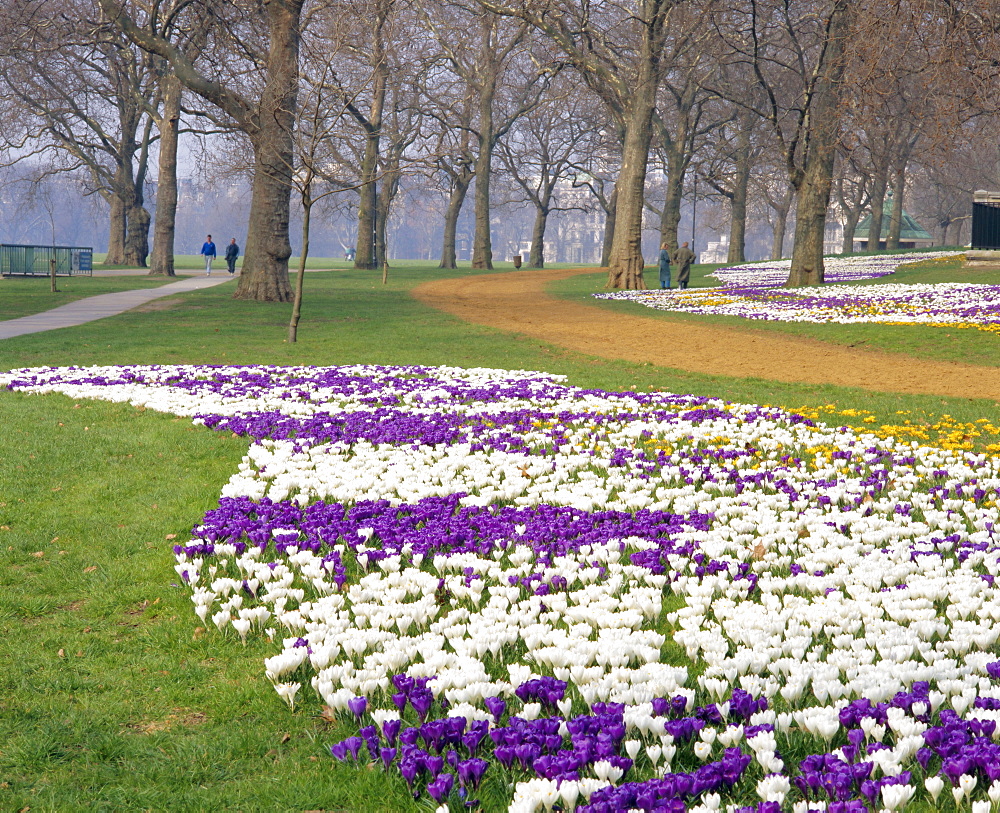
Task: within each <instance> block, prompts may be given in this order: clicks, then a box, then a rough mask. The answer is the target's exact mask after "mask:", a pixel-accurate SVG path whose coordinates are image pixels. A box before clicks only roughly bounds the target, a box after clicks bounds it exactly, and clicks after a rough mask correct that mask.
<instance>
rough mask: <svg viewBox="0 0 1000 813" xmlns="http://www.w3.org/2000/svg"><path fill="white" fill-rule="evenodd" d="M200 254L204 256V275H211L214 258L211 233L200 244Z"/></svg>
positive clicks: (213, 244)
mask: <svg viewBox="0 0 1000 813" xmlns="http://www.w3.org/2000/svg"><path fill="white" fill-rule="evenodd" d="M201 253H202V256H204V258H205V276H206V277H210V276H212V260H214V259H215V243H213V242H212V235H208V239H207V240H205V242H204V243H203V244H202V246H201Z"/></svg>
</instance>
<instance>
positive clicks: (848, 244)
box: [840, 209, 861, 254]
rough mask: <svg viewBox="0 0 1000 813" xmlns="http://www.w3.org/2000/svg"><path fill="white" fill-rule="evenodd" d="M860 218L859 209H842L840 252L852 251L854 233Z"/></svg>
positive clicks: (850, 252) (848, 252) (851, 252)
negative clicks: (842, 230) (842, 234)
mask: <svg viewBox="0 0 1000 813" xmlns="http://www.w3.org/2000/svg"><path fill="white" fill-rule="evenodd" d="M860 218H861V212H860V210H859V211H854V210H847V209H845V210H844V240H843V242H842V243H841V246H840V253H841V254H853V253H854V233H855V232H856V231H857V229H858V220H860Z"/></svg>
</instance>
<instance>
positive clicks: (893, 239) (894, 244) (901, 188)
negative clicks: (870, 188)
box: [885, 163, 906, 251]
mask: <svg viewBox="0 0 1000 813" xmlns="http://www.w3.org/2000/svg"><path fill="white" fill-rule="evenodd" d="M905 191H906V164H905V163H904V164H900V165H899V166H898V167H896V175H895V177H894V178H893V186H892V215H890V217H889V237H888V239H887V240H886V241H885V247H886V248H887V249H890V250H892V251H899V235H900V233H901V232H902V230H903V193H904V192H905Z"/></svg>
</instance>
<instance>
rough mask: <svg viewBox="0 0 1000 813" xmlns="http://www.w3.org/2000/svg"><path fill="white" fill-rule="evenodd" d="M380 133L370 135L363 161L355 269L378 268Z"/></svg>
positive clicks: (359, 190)
mask: <svg viewBox="0 0 1000 813" xmlns="http://www.w3.org/2000/svg"><path fill="white" fill-rule="evenodd" d="M378 142H379V135H378V132H377V131H376V132H373V133H369V134H368V138H367V140H366V141H365V154H364V157H363V158H362V159H361V187H360V188H359V189H358V192H359V193H360V195H361V199H360V201H359V203H358V248H357V252H356V253H355V255H354V267H355V268H369V269H370V268H377V267H378V258H377V250H376V248H375V242H376V233H377V231H378V188H377V182H376V177H377V174H378Z"/></svg>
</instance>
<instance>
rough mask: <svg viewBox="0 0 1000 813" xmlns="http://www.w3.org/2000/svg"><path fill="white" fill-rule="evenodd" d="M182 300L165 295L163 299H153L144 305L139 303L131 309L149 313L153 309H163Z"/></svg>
mask: <svg viewBox="0 0 1000 813" xmlns="http://www.w3.org/2000/svg"><path fill="white" fill-rule="evenodd" d="M183 301H184V300H183V299H180V298H179V297H167V298H165V299H153V300H150V301H149V302H147V303H145V304H144V305H139V307H137V308H133V309H132V310H134V311H138V312H139V313H151V312H153V311H165V310H169V309H170V308H173V307H175V306H177V305H180V304H181V303H182V302H183Z"/></svg>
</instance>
